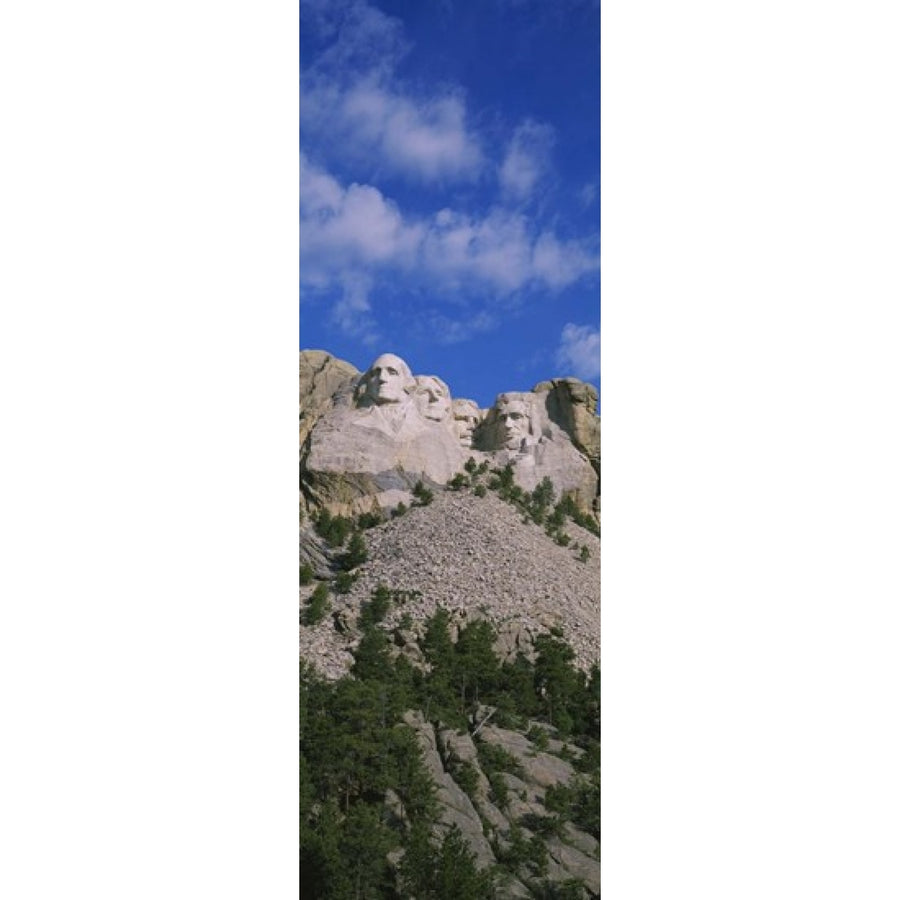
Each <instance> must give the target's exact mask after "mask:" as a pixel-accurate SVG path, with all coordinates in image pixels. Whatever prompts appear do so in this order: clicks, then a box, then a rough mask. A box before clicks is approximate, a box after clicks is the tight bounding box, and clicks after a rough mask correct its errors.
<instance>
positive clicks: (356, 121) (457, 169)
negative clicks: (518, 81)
mask: <svg viewBox="0 0 900 900" xmlns="http://www.w3.org/2000/svg"><path fill="white" fill-rule="evenodd" d="M330 116H331V117H332V122H331V125H332V127H333V128H335V130H336V131H339V132H340V133H341V134H342V138H343V140H342V145H343V147H344V150H345V151H347V150H349V149H351V148H352V144H354V143H355V145H356V149H357V150H360V151H364V152H367V153H371V152H373V151H374V152H376V153H378V154H379V155H380V157H381V158H382V160H383V161H384V162H385V163H386V164H387V165H388V166H389V167H390V168H391V169H393V170H394V171H396V172H399V173H401V174H408V175H411V176H414V177H416V178H420V179H422V180H425V181H436V180H439V179H444V178H449V179H463V180H471V179H473V178H475V177H476V176H477V175H478V172H479V171H480V169H481V167H482V165H483V161H484V160H483V154H482V151H481V147H480V144H479V141H478V139H477V138H476V137H475V135H474V134H473V133H472V132H471V131H470V130H469V129H468V128H467V126H466V106H465V102H464V101H463V99H462V98H461V96H459V95H455V94H445V95H443V96H440V95H439V96H434V97H429V98H426V99H424V100H414V99H412V98H411V97H409V96H404V95H403V94H401V93H398V92H396V91H392V90H389V89H387V88H385V87H383V86H380V85H377V84H375V83H372V82H371V81H369V82H362V83H359V84H356V85H355V86H354V87H352V88H351V89H350V90H349V91H347V92H346V93H345V94H344V95H343V97H342V98H341V99H340V100H339V101H338V103H337V105H334V104H332V106H331V109H330ZM348 141H349V142H350V143H348Z"/></svg>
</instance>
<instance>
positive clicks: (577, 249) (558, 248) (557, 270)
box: [532, 231, 600, 288]
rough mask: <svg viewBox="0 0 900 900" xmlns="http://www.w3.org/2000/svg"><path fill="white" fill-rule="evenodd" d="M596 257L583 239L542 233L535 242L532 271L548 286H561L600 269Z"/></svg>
mask: <svg viewBox="0 0 900 900" xmlns="http://www.w3.org/2000/svg"><path fill="white" fill-rule="evenodd" d="M599 265H600V259H599V256H598V255H596V254H594V253H592V252H591V251H590V250H589V249H588V245H587V243H586V242H584V241H560V240H559V239H558V238H557V237H556V235H555V234H553V233H552V232H549V231H544V232H542V233H541V235H540V237H539V238H538V239H537V241H536V242H535V245H534V252H533V255H532V270H533V273H534V277H536V278H540V279H543V281H544V282H546V284H547V285H548V286H549V287H551V288H564V287H566V285H569V284H571V283H572V282H574V281H577V280H578V279H579V278H580V277H581V276H582V275H586V274H587V273H588V272H593V271H596V270H597V269H598V268H599Z"/></svg>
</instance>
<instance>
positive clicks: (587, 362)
mask: <svg viewBox="0 0 900 900" xmlns="http://www.w3.org/2000/svg"><path fill="white" fill-rule="evenodd" d="M599 186H600V9H599V2H597V0H554V2H551V0H380V2H375V0H369V2H366V0H301V2H300V346H301V348H316V349H323V350H328V351H329V352H331V353H333V354H334V355H336V356H338V357H341V358H343V359H346V360H348V361H350V362H352V363H353V364H354V365H356V366H357V367H358V368H360V369H365V368H366V367H367V366H368V365H369V363H370V362H371V361H372V360H373V359H374V357H375V356H377V355H378V354H379V353H382V352H392V353H396V354H398V355H399V356H402V357H403V358H404V359H405V360H406V361H407V362H408V363H409V364H410V366H411V368H412V370H413V372H414V373H416V374H434V375H438V376H440V377H441V378H443V379H444V380H445V381H446V382H447V383H448V384H449V385H450V389H451V391H452V393H453V396H454V397H470V398H472V399H474V400H476V401H477V402H478V403H479V405H481V406H489V405H490V404H491V403H492V402H493V400H494V397H495V396H496V394H497V393H499V392H500V391H504V390H529V389H530V388H531V387H533V386H534V384H535V383H536V382H538V381H541V380H544V379H546V378H551V377H555V376H563V375H575V376H577V377H579V378H583V379H584V380H586V381H590V382H592V383H593V384H595V385H596V386H597V387H599V384H600V206H599V200H600V198H599Z"/></svg>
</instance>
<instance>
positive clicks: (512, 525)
mask: <svg viewBox="0 0 900 900" xmlns="http://www.w3.org/2000/svg"><path fill="white" fill-rule="evenodd" d="M563 533H564V534H567V535H568V536H569V543H568V544H567V545H566V546H561V545H560V544H559V543H558V542H557V541H556V540H555V539H553V538H551V537H549V536H548V535H547V533H546V530H545V528H544V527H543V526H541V525H538V524H536V523H534V522H533V521H531V520H527V521H526V520H525V516H524V515H523V513H522V512H520V511H519V509H518V508H517V507H516V506H514V505H513V504H511V503H508V502H506V501H504V500H501V499H500V498H499V497H498V496H497V495H496V493H495V492H494V491H487V492H486V494H485V496H483V497H478V496H476V495H475V494H474V493H473V492H472V491H471V490H470V489H464V490H461V491H458V492H454V491H444V492H436V493H435V497H434V500H433V502H431V503H430V504H429V505H427V506H413V507H411V508H410V509H409V511H408V512H407V513H406V514H405V515H403V516H400V517H397V518H393V519H389V520H388V521H386V522H385V523H384V524H382V525H379V526H376V527H374V528H371V529H369V530H367V531H365V532H364V539H365V542H366V545H367V549H368V560H367V561H366V562H365V563H363V564H362V565H360V566H359V567H357V569H356V570H355V571H354V575H355V576H356V579H355V581H354V582H353V584H352V585H351V586H350V587H349V590H348V592H347V593H346V594H340V593H333V594H332V597H331V615H329V616H328V617H326V618H325V619H324V620H323V621H322V622H320V623H319V624H318V625H316V626H314V627H309V628H306V627H301V629H300V652H301V654H302V655H303V656H304V658H306V659H310V660H313V661H314V662H315V664H316V666H317V667H318V668H319V669H320V670H321V671H322V672H324V673H325V674H326V675H328V676H329V677H332V678H336V677H339V676H340V675H342V674H344V673H345V672H347V671H349V668H350V665H351V664H352V661H353V657H352V655H351V651H352V650H353V648H354V647H355V646H356V644H357V643H358V641H359V629H358V628H357V627H356V622H357V620H358V617H359V611H360V608H361V606H362V604H363V603H364V602H365V601H367V600H368V599H369V598H370V596H371V594H372V591H373V590H374V589H375V588H376V587H377V586H378V585H379V584H384V585H386V586H387V587H389V588H391V589H392V590H398V591H404V592H407V593H408V594H409V595H410V599H409V600H408V601H407V602H406V603H403V604H402V605H400V604H398V605H396V606H395V607H394V608H393V609H392V610H391V612H390V613H389V615H388V618H387V620H386V623H385V624H386V626H387V627H389V628H392V629H393V628H398V627H399V626H400V623H401V620H403V619H404V617H407V619H408V620H409V621H407V622H406V623H405V628H402V629H401V630H400V636H399V637H398V640H400V641H402V642H403V647H404V651H403V652H405V653H407V654H408V655H409V656H410V658H411V659H416V658H417V647H418V641H419V638H420V637H421V626H422V623H423V622H424V621H425V619H426V618H428V617H429V616H431V615H432V614H433V613H434V611H435V609H436V607H437V606H439V605H440V606H443V607H444V608H446V609H447V610H449V611H450V613H451V623H452V624H451V628H454V629H456V630H458V628H459V626H460V625H461V624H464V623H465V622H467V621H472V620H473V619H477V618H485V619H487V620H488V621H489V622H491V623H492V624H493V625H494V626H495V627H496V630H497V633H498V643H497V650H498V652H499V653H500V655H501V656H502V657H503V658H504V659H506V658H511V657H514V656H515V653H516V652H517V651H519V650H522V651H523V652H525V653H526V654H529V653H530V652H531V647H532V646H533V643H534V638H535V636H536V635H538V634H540V633H542V632H548V631H549V630H550V629H551V628H552V627H554V626H557V627H559V628H561V629H562V631H563V633H564V634H565V635H566V638H567V640H568V641H569V643H570V644H571V646H572V648H573V649H574V650H575V654H576V657H575V659H576V664H577V665H578V666H579V667H580V668H583V669H585V670H586V669H588V668H589V667H590V666H591V665H592V664H593V663H597V662H599V660H600V539H599V537H597V536H596V535H595V534H593V533H592V532H590V531H588V530H587V529H585V528H582V527H581V526H579V525H577V524H576V523H575V522H572V521H568V522H567V523H566V524H565V526H564V532H563ZM301 544H302V550H301V558H302V560H305V561H307V562H310V563H313V564H314V567H315V569H316V572H317V573H318V574H319V575H321V576H325V575H328V574H331V573H330V572H329V569H328V565H329V560H336V559H337V558H339V557H340V555H341V553H342V552H343V548H338V549H329V548H328V546H327V544H326V542H325V541H324V540H323V539H322V538H321V537H319V536H318V535H317V534H316V531H315V528H314V526H313V524H312V523H311V522H310V521H308V520H307V522H306V523H305V524H304V525H303V526H302V528H301ZM314 589H315V587H314V585H312V584H310V585H307V586H302V587H301V589H300V600H301V605H302V604H304V603H305V602H306V601H307V599H308V598H309V597H310V595H311V594H312V592H313V590H314Z"/></svg>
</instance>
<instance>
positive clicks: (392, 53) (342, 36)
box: [300, 0, 409, 79]
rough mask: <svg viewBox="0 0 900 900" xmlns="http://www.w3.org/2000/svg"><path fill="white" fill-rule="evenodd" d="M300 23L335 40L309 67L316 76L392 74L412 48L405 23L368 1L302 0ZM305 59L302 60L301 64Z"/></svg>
mask: <svg viewBox="0 0 900 900" xmlns="http://www.w3.org/2000/svg"><path fill="white" fill-rule="evenodd" d="M300 26H301V33H302V30H303V29H309V30H310V32H312V33H314V34H315V35H316V36H318V37H319V39H320V40H323V41H328V40H330V41H331V43H330V44H329V45H328V46H327V47H326V48H325V49H324V50H323V51H322V52H321V53H319V54H318V55H317V57H316V59H315V62H314V63H313V64H312V65H311V66H309V67H307V69H306V73H307V74H309V75H312V76H315V75H317V74H324V73H329V74H330V76H331V77H335V78H338V79H340V78H341V77H342V75H345V74H347V73H352V72H359V71H368V72H378V73H381V74H382V75H388V74H390V72H392V71H393V69H394V67H395V66H396V65H397V63H398V62H399V61H400V60H401V59H402V58H403V57H404V56H405V55H406V53H407V52H408V51H409V42H408V41H407V40H406V38H405V36H404V33H403V22H402V21H401V20H400V19H397V18H395V17H393V16H388V15H386V14H385V13H383V12H382V11H381V10H380V9H377V8H376V7H374V6H370V5H369V4H368V3H366V2H365V0H301V2H300ZM302 63H303V60H301V64H302Z"/></svg>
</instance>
